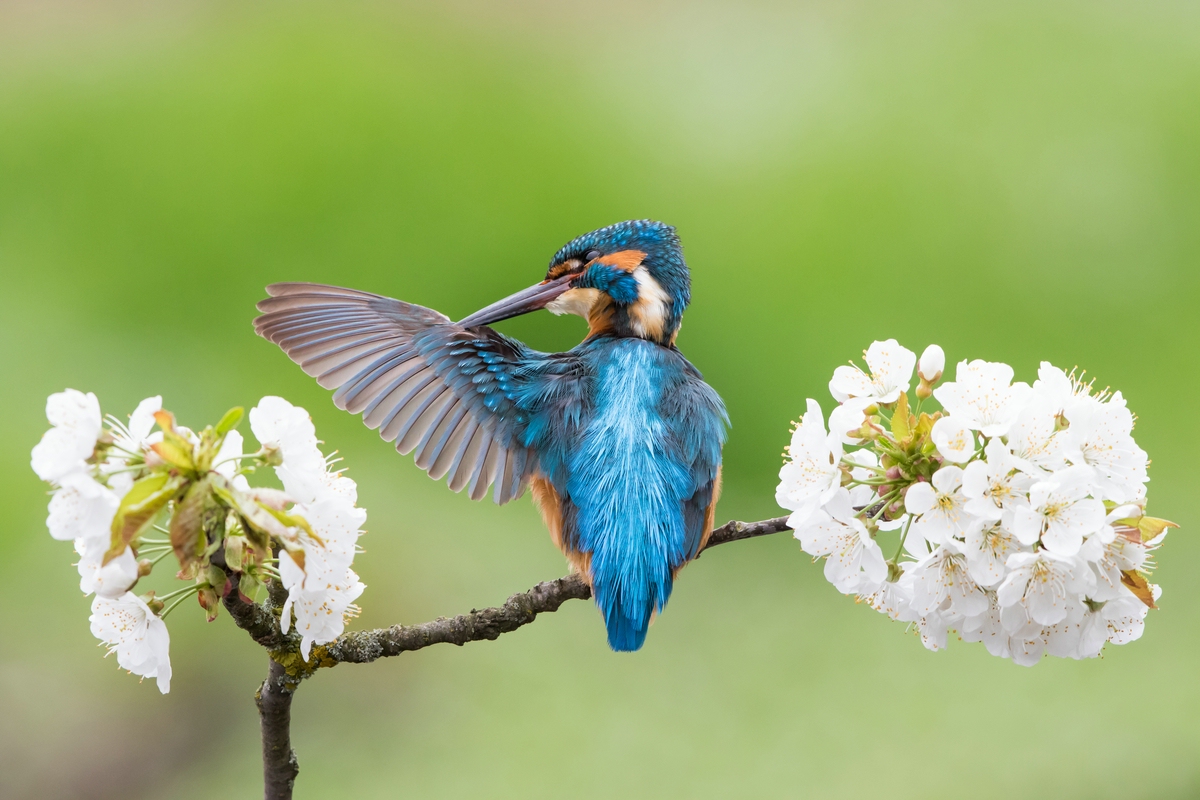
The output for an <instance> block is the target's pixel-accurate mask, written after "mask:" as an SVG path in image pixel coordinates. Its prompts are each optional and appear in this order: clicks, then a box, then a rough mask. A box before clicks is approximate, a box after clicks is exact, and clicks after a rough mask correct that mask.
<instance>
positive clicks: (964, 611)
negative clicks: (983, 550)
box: [909, 541, 988, 617]
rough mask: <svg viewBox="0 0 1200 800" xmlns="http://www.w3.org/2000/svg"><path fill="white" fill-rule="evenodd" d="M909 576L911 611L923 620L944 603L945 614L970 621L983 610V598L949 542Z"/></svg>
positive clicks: (984, 607) (960, 557)
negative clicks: (946, 608)
mask: <svg viewBox="0 0 1200 800" xmlns="http://www.w3.org/2000/svg"><path fill="white" fill-rule="evenodd" d="M909 575H910V576H911V581H912V594H913V599H912V608H913V611H915V612H916V613H917V614H919V615H921V616H923V617H924V616H928V615H929V614H932V613H933V612H934V611H935V610H937V609H939V608H940V607H941V606H942V604H943V603H948V610H949V611H950V612H951V613H952V614H954V615H956V616H965V617H973V616H975V615H977V614H982V613H984V612H985V611H986V610H987V607H988V600H987V596H986V595H985V594H984V592H983V590H982V589H981V588H979V585H978V584H977V583H976V582H975V581H974V580H973V579H972V578H971V576H970V575H969V574H968V571H967V559H966V556H964V555H963V554H962V553H961V552H959V550H958V547H957V546H955V544H954V543H953V542H952V541H951V542H947V543H946V544H943V545H942V546H941V547H939V548H938V549H937V550H935V551H933V552H932V553H930V554H929V556H927V557H926V558H925V559H923V560H922V561H921V562H920V563H918V564H917V566H915V567H913V569H912V571H911V572H910V573H909Z"/></svg>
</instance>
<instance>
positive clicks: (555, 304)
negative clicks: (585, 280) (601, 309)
mask: <svg viewBox="0 0 1200 800" xmlns="http://www.w3.org/2000/svg"><path fill="white" fill-rule="evenodd" d="M599 301H600V290H599V289H567V290H566V291H565V292H563V293H562V294H560V295H559V296H558V297H556V298H554V299H553V300H551V301H550V302H549V303H547V304H546V310H547V311H549V312H550V313H551V314H557V315H559V316H561V315H563V314H577V315H578V316H581V317H583V318H584V319H587V318H588V315H589V314H590V313H591V311H592V307H593V306H595V305H596V303H598V302H599Z"/></svg>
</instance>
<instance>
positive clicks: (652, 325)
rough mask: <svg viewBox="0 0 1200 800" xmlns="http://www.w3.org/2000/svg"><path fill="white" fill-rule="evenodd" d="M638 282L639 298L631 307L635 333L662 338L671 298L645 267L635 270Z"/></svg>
mask: <svg viewBox="0 0 1200 800" xmlns="http://www.w3.org/2000/svg"><path fill="white" fill-rule="evenodd" d="M633 277H634V280H636V281H637V284H638V299H637V300H636V301H635V302H634V303H633V305H632V306H630V308H629V319H630V322H631V323H632V324H633V330H634V333H636V334H637V335H638V336H645V337H647V338H651V339H661V338H662V335H663V328H664V327H665V326H666V324H667V306H668V304H669V303H670V302H671V298H670V297H669V296H668V295H667V293H666V291H664V290H663V288H662V286H661V285H660V284H659V282H658V281H656V280H654V278H653V276H651V275H650V271H649V270H647V269H646V268H645V267H638V268H637V269H635V270H634V271H633Z"/></svg>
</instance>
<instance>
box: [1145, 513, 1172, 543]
mask: <svg viewBox="0 0 1200 800" xmlns="http://www.w3.org/2000/svg"><path fill="white" fill-rule="evenodd" d="M1178 527H1179V525H1178V524H1177V523H1174V522H1171V521H1169V520H1165V519H1159V518H1157V517H1142V518H1141V519H1140V520H1139V521H1138V530H1139V531H1141V532H1142V542H1144V543H1149V542H1151V541H1153V540H1154V539H1157V538H1158V537H1159V536H1162V534H1163V533H1164V532H1165V531H1166V530H1167V528H1178Z"/></svg>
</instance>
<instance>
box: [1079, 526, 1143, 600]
mask: <svg viewBox="0 0 1200 800" xmlns="http://www.w3.org/2000/svg"><path fill="white" fill-rule="evenodd" d="M1099 538H1100V537H1098V536H1094V537H1092V538H1090V539H1088V541H1087V545H1088V547H1086V548H1083V549H1081V551H1080V555H1081V556H1083V557H1084V559H1085V560H1086V561H1088V563H1089V564H1091V567H1092V570H1093V571H1094V572H1095V573H1096V588H1095V589H1093V590H1092V592H1091V595H1090V596H1091V598H1092V599H1093V600H1100V601H1103V600H1112V599H1113V598H1116V597H1123V596H1125V595H1128V594H1129V590H1128V589H1127V588H1125V585H1124V584H1123V583H1121V573H1122V572H1131V571H1134V570H1140V569H1141V568H1142V566H1143V565H1145V563H1146V547H1145V545H1143V544H1141V543H1139V542H1133V541H1130V540H1129V539H1126V538H1125V537H1124V536H1114V537H1113V539H1112V540H1111V541H1109V542H1107V543H1105V544H1102V543H1100V541H1099ZM1089 551H1091V552H1089ZM1089 556H1092V557H1090V558H1089Z"/></svg>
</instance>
